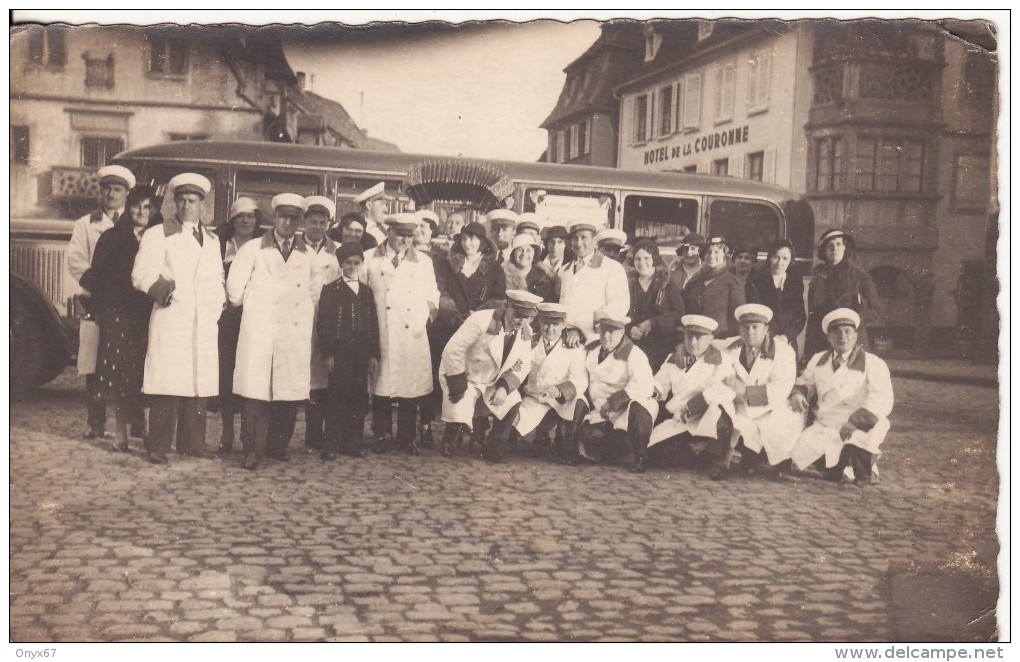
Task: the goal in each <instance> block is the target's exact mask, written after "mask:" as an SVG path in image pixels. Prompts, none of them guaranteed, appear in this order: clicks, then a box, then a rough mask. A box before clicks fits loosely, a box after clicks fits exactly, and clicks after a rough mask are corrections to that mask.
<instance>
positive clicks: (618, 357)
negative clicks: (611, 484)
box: [573, 309, 659, 473]
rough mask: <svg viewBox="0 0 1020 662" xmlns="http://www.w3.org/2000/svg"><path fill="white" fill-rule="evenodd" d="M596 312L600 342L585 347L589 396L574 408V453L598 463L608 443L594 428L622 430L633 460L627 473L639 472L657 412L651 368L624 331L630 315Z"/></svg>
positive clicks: (643, 465) (643, 466)
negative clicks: (575, 445) (596, 436)
mask: <svg viewBox="0 0 1020 662" xmlns="http://www.w3.org/2000/svg"><path fill="white" fill-rule="evenodd" d="M595 315H596V319H597V320H598V332H599V342H598V344H597V345H595V346H594V347H592V348H591V349H589V350H588V356H587V357H586V358H585V361H584V365H585V368H586V369H587V371H588V400H587V401H586V402H585V405H586V406H584V407H579V408H578V411H577V412H576V415H575V418H574V422H573V423H574V425H573V429H574V430H576V431H577V432H576V437H575V438H576V439H577V440H578V447H577V452H579V453H580V454H581V455H582V456H583V457H585V458H587V459H589V460H595V461H599V460H600V459H601V457H602V455H603V453H602V451H603V450H607V449H606V448H604V447H605V446H607V444H605V443H601V444H600V443H597V442H596V441H595V429H594V426H597V425H598V426H600V427H603V428H605V427H609V428H611V430H619V431H623V432H626V434H627V445H628V446H629V449H630V453H631V456H632V458H633V460H632V462H631V465H630V471H631V473H643V472H644V471H645V469H646V467H647V462H648V460H647V446H648V437H649V436H650V435H651V433H652V424H653V423H654V421H655V415H656V414H658V413H659V404H658V403H657V402H656V401H655V398H654V395H655V379H654V375H652V366H651V365H649V363H648V357H647V356H645V353H644V352H642V351H641V349H640V348H639V347H637V346H636V345H634V343H633V342H631V340H630V338H627V336H626V334H625V333H624V329H625V328H626V327H627V325H628V324H630V318H629V317H627V316H626V315H620V314H618V313H616V312H614V311H610V310H606V309H602V310H601V311H599V312H597V313H596V314H595ZM601 424H606V425H601ZM610 434H612V433H611V432H610ZM603 438H604V439H605V438H606V437H605V436H604V437H603Z"/></svg>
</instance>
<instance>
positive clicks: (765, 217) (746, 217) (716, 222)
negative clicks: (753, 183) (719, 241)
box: [706, 200, 779, 251]
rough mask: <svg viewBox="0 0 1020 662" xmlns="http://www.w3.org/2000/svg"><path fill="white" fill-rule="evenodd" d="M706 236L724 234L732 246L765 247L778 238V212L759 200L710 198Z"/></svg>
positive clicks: (760, 249)
mask: <svg viewBox="0 0 1020 662" xmlns="http://www.w3.org/2000/svg"><path fill="white" fill-rule="evenodd" d="M706 236H707V237H719V236H722V237H725V238H726V241H727V242H728V243H729V245H730V246H731V247H733V248H734V249H737V248H752V249H757V250H758V251H764V250H765V249H766V248H767V247H768V245H769V244H770V243H772V242H773V241H774V240H776V239H778V238H779V215H778V214H777V213H776V211H775V210H774V209H773V208H772V207H770V206H768V205H766V204H762V203H760V202H750V201H746V200H713V201H712V204H711V205H709V208H708V235H706Z"/></svg>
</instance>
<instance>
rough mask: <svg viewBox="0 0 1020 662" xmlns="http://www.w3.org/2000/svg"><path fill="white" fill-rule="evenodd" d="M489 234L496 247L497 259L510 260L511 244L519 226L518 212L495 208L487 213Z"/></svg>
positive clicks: (499, 261) (501, 261)
mask: <svg viewBox="0 0 1020 662" xmlns="http://www.w3.org/2000/svg"><path fill="white" fill-rule="evenodd" d="M485 220H486V222H487V223H488V225H489V235H490V237H491V238H492V244H493V245H494V246H495V247H496V261H497V262H498V263H499V264H503V263H505V262H507V261H509V260H510V253H511V252H512V251H513V247H512V246H511V244H512V243H513V240H514V234H515V229H516V227H517V213H516V212H514V211H513V210H511V209H493V210H492V211H490V212H489V213H488V214H486V215H485Z"/></svg>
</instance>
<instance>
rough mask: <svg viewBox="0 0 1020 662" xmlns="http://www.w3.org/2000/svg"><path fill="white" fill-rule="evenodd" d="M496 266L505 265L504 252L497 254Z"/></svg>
mask: <svg viewBox="0 0 1020 662" xmlns="http://www.w3.org/2000/svg"><path fill="white" fill-rule="evenodd" d="M496 264H503V251H497V252H496Z"/></svg>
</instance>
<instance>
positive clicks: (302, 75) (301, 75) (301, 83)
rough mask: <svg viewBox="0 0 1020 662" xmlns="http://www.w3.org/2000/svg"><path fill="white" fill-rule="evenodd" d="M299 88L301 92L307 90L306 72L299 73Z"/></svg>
mask: <svg viewBox="0 0 1020 662" xmlns="http://www.w3.org/2000/svg"><path fill="white" fill-rule="evenodd" d="M297 86H298V89H299V90H304V89H305V72H303V71H298V72H297Z"/></svg>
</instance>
